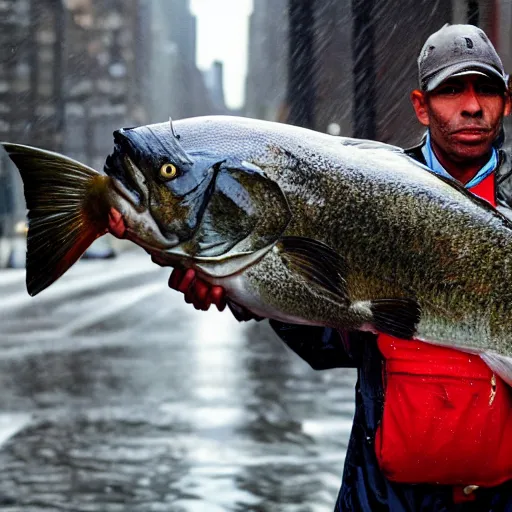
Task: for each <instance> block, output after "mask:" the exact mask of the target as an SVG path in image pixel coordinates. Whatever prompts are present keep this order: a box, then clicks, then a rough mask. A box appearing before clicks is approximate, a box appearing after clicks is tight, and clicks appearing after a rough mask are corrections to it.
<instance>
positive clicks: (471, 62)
mask: <svg viewBox="0 0 512 512" xmlns="http://www.w3.org/2000/svg"><path fill="white" fill-rule="evenodd" d="M470 73H478V74H481V75H485V76H488V77H489V78H496V79H497V80H498V81H499V82H500V83H501V84H503V86H504V87H505V89H506V88H507V80H508V76H507V74H506V73H505V70H504V69H503V64H502V62H501V59H500V57H499V55H498V54H497V53H496V50H495V49H494V46H493V45H492V43H491V41H490V40H489V38H488V37H487V35H486V34H485V32H484V31H483V30H481V29H479V28H478V27H475V26H474V25H450V24H448V23H447V24H446V25H445V26H444V27H443V28H441V29H440V30H438V31H437V32H434V33H433V34H432V35H431V36H430V37H429V38H428V39H427V40H426V41H425V44H424V45H423V48H422V49H421V52H420V54H419V56H418V78H419V83H420V88H421V90H423V91H432V90H434V89H435V88H436V87H438V86H439V85H440V84H441V83H442V82H444V81H445V80H446V79H448V78H450V77H452V76H460V75H465V74H470Z"/></svg>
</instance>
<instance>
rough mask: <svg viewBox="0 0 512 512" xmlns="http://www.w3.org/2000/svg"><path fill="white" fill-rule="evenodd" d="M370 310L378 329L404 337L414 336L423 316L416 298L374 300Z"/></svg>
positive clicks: (391, 334)
mask: <svg viewBox="0 0 512 512" xmlns="http://www.w3.org/2000/svg"><path fill="white" fill-rule="evenodd" d="M370 310H371V312H372V316H373V322H372V323H373V325H374V327H375V329H376V330H377V331H379V332H381V333H383V334H388V335H390V336H396V337H397V338H402V339H411V338H413V337H414V334H415V333H416V327H417V325H418V323H419V321H420V316H421V309H420V306H419V304H418V303H417V302H416V301H415V300H413V299H378V300H372V301H371V302H370Z"/></svg>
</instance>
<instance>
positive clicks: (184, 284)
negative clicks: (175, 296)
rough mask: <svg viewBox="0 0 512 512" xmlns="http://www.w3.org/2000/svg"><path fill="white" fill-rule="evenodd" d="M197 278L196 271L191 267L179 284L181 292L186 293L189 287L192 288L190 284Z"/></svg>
mask: <svg viewBox="0 0 512 512" xmlns="http://www.w3.org/2000/svg"><path fill="white" fill-rule="evenodd" d="M195 278H196V273H195V272H194V270H192V269H191V268H189V269H188V270H187V271H186V272H185V275H184V276H183V278H182V279H181V282H180V284H179V285H178V288H177V290H178V291H180V292H181V293H186V292H187V291H188V289H189V288H190V285H191V284H192V283H193V282H194V279H195Z"/></svg>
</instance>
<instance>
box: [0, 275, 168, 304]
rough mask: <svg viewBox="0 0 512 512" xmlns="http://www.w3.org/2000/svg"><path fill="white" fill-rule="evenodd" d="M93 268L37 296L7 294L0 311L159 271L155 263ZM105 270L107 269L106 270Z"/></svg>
mask: <svg viewBox="0 0 512 512" xmlns="http://www.w3.org/2000/svg"><path fill="white" fill-rule="evenodd" d="M94 270H95V269H91V273H90V274H88V275H84V276H81V277H78V278H76V279H67V280H63V281H61V282H59V283H57V284H55V285H54V286H52V287H51V288H48V289H47V290H44V292H43V293H42V294H41V295H38V296H37V297H30V295H28V294H27V292H26V291H23V292H18V293H13V294H9V295H7V297H5V298H1V299H0V312H1V313H4V312H7V311H12V310H15V309H18V308H20V307H23V306H27V305H29V304H30V306H31V307H34V306H36V305H38V304H40V303H43V302H46V301H51V300H55V299H59V298H62V299H64V298H65V296H66V295H71V294H73V293H80V292H83V291H90V290H94V289H95V288H99V287H102V288H103V287H104V286H105V285H107V284H109V283H112V282H115V281H117V280H119V279H120V278H125V277H129V276H132V275H144V274H153V273H156V272H160V271H161V270H160V267H158V266H156V265H154V267H145V266H138V265H136V266H133V267H131V266H127V267H121V268H119V267H114V266H111V267H108V269H103V272H102V273H98V274H95V273H94ZM105 270H108V272H107V271H105Z"/></svg>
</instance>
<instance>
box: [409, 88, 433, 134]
mask: <svg viewBox="0 0 512 512" xmlns="http://www.w3.org/2000/svg"><path fill="white" fill-rule="evenodd" d="M411 101H412V106H413V107H414V112H415V113H416V117H417V118H418V121H419V122H420V123H421V124H422V125H423V126H428V125H429V124H430V118H429V115H428V106H427V96H426V94H425V93H424V92H422V91H420V90H418V89H415V90H414V91H412V92H411Z"/></svg>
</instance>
